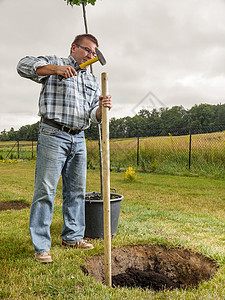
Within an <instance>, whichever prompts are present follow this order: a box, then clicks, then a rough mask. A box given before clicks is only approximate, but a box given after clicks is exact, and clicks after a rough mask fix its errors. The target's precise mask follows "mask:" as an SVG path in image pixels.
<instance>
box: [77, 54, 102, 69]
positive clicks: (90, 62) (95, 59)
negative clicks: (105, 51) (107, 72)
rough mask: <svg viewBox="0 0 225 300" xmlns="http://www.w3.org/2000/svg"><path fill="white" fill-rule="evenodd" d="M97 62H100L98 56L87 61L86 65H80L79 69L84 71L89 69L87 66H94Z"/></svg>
mask: <svg viewBox="0 0 225 300" xmlns="http://www.w3.org/2000/svg"><path fill="white" fill-rule="evenodd" d="M96 61H98V56H96V57H94V58H92V59H90V60H88V61H86V62H85V63H83V64H81V65H79V67H80V69H83V68H85V67H87V66H89V65H91V64H93V63H95V62H96Z"/></svg>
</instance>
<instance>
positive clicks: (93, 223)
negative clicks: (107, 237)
mask: <svg viewBox="0 0 225 300" xmlns="http://www.w3.org/2000/svg"><path fill="white" fill-rule="evenodd" d="M123 198H124V197H123V196H122V195H119V194H116V193H110V210H111V235H112V237H113V236H115V235H116V232H117V228H118V222H119V215H120V207H121V200H122V199H123ZM85 222H86V229H85V234H84V236H85V237H88V238H93V239H97V238H101V239H104V210H103V200H102V199H101V193H98V192H92V193H86V198H85Z"/></svg>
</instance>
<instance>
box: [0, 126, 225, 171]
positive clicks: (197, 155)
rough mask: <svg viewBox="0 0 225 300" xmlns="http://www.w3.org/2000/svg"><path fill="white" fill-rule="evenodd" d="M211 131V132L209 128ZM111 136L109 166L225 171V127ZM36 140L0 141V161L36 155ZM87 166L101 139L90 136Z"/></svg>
mask: <svg viewBox="0 0 225 300" xmlns="http://www.w3.org/2000/svg"><path fill="white" fill-rule="evenodd" d="M207 131H208V132H207ZM173 132H177V129H174V131H173V130H170V131H168V135H167V136H154V137H134V138H120V139H110V166H111V169H112V170H116V171H123V170H124V169H127V168H128V167H129V166H132V167H133V168H135V169H136V170H138V171H141V172H163V173H168V174H170V173H171V174H177V173H180V174H190V173H192V174H196V175H198V174H199V175H200V174H205V175H208V176H214V177H215V176H217V175H218V176H221V175H225V131H219V128H218V131H217V132H212V128H208V130H207V128H201V129H199V128H192V129H190V130H186V134H183V135H180V136H177V135H173ZM36 145H37V142H36V141H31V142H26V141H17V142H0V161H4V160H18V159H20V160H21V159H22V160H30V159H35V158H36ZM87 153H88V154H87V162H88V168H96V167H97V168H98V167H99V164H100V159H99V143H98V141H96V140H87Z"/></svg>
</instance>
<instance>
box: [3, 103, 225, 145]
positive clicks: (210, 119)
mask: <svg viewBox="0 0 225 300" xmlns="http://www.w3.org/2000/svg"><path fill="white" fill-rule="evenodd" d="M38 127H39V122H37V123H35V124H32V125H25V126H22V127H21V128H20V129H19V130H17V131H16V130H14V129H13V128H11V129H10V130H9V131H6V130H3V131H2V132H1V134H0V140H2V141H15V140H20V141H21V140H26V141H32V140H33V141H35V140H37V137H38ZM109 128H110V138H130V137H138V136H139V137H146V136H165V135H168V134H172V135H185V134H188V133H189V131H190V130H191V131H192V132H193V133H195V132H202V133H204V132H214V131H222V130H225V104H218V105H210V104H200V105H194V106H193V107H192V108H191V109H189V110H188V109H185V108H184V107H183V106H173V107H172V108H160V109H158V110H157V109H153V110H152V111H149V110H146V109H143V110H140V111H139V113H138V114H136V115H135V116H134V117H129V116H127V117H124V118H119V119H116V118H115V117H113V118H111V119H110V122H109ZM85 135H86V138H88V139H92V140H96V139H98V128H97V124H95V123H91V126H90V127H89V129H87V130H86V131H85Z"/></svg>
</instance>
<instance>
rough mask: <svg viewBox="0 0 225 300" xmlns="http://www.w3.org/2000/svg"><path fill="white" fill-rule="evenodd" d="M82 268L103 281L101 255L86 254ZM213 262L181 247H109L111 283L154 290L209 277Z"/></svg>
mask: <svg viewBox="0 0 225 300" xmlns="http://www.w3.org/2000/svg"><path fill="white" fill-rule="evenodd" d="M84 269H85V272H86V273H87V274H88V275H90V276H92V277H94V278H96V279H97V280H98V281H100V282H102V283H104V255H98V256H94V257H91V258H89V259H88V260H87V261H86V262H85V267H84ZM216 270H217V265H216V263H215V262H214V261H213V260H211V259H209V258H207V257H205V256H203V255H201V254H198V253H194V252H192V251H190V250H187V249H183V248H170V249H167V248H166V247H165V246H155V245H136V246H127V247H119V248H115V249H113V250H112V284H113V286H114V287H115V286H121V287H122V286H124V287H129V288H131V287H141V288H149V289H153V290H155V291H159V290H162V289H174V288H187V287H188V286H197V285H198V284H199V283H200V282H202V281H204V280H209V279H210V278H211V277H212V276H213V275H214V273H215V272H216Z"/></svg>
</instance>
